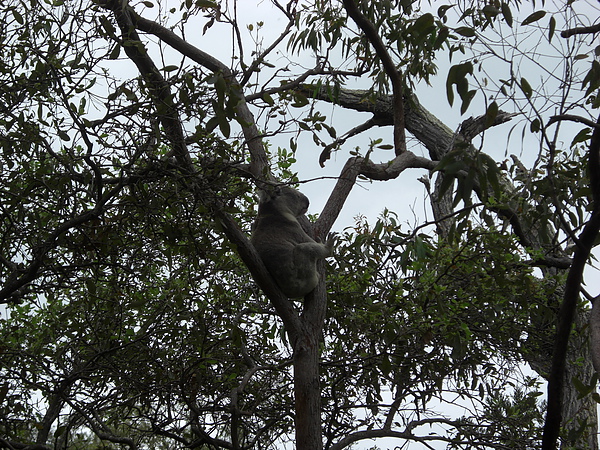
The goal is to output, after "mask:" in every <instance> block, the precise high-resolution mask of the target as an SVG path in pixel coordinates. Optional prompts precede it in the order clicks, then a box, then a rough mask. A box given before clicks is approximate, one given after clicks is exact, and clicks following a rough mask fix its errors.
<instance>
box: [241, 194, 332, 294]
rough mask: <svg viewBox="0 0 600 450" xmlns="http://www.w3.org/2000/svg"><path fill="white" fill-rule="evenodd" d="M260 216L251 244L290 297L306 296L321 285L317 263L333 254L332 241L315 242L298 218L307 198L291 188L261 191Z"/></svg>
mask: <svg viewBox="0 0 600 450" xmlns="http://www.w3.org/2000/svg"><path fill="white" fill-rule="evenodd" d="M258 197H259V203H258V217H257V218H256V222H255V223H254V226H253V232H252V237H251V239H250V241H251V242H252V244H253V245H254V247H255V248H256V250H257V251H258V254H259V255H260V257H261V259H262V261H263V263H264V265H265V266H266V268H267V270H268V271H269V273H270V274H271V276H272V277H273V279H274V280H275V281H276V282H277V284H278V285H279V288H280V289H281V291H282V292H283V293H284V294H285V295H287V296H288V297H290V298H298V297H304V296H305V295H306V294H308V293H309V292H311V291H312V290H313V289H314V288H315V287H316V285H317V283H318V282H319V275H318V273H317V260H319V259H321V258H325V257H327V256H330V255H331V248H332V246H333V243H332V240H331V239H328V242H327V244H321V243H319V242H316V241H314V240H313V239H312V238H311V237H310V236H309V235H308V234H306V232H305V231H304V229H303V228H302V226H301V225H300V222H298V218H299V217H302V215H304V213H306V211H307V209H308V198H307V197H306V196H305V195H304V194H302V193H300V192H299V191H297V190H295V189H292V188H289V187H278V188H276V189H275V190H274V191H273V192H272V193H271V192H266V191H259V193H258Z"/></svg>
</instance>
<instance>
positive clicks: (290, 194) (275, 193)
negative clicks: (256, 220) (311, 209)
mask: <svg viewBox="0 0 600 450" xmlns="http://www.w3.org/2000/svg"><path fill="white" fill-rule="evenodd" d="M258 198H259V209H258V212H259V213H274V212H278V213H280V214H284V213H291V214H293V215H294V216H295V217H298V216H301V215H302V214H304V213H306V211H307V210H308V204H309V201H308V198H307V197H306V195H304V194H303V193H302V192H300V191H297V190H296V189H293V188H290V187H287V186H278V187H276V188H274V189H273V190H271V191H265V190H260V191H258Z"/></svg>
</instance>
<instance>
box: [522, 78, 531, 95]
mask: <svg viewBox="0 0 600 450" xmlns="http://www.w3.org/2000/svg"><path fill="white" fill-rule="evenodd" d="M520 87H521V90H522V91H523V93H524V94H525V97H527V98H531V94H533V89H532V88H531V85H530V84H529V82H528V81H527V80H526V79H525V78H521V83H520Z"/></svg>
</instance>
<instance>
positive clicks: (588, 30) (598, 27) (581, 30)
mask: <svg viewBox="0 0 600 450" xmlns="http://www.w3.org/2000/svg"><path fill="white" fill-rule="evenodd" d="M598 32H600V23H597V24H595V25H590V26H589V27H576V28H570V29H568V30H563V31H561V32H560V35H561V36H562V37H564V38H568V37H571V36H575V35H576V34H594V33H598Z"/></svg>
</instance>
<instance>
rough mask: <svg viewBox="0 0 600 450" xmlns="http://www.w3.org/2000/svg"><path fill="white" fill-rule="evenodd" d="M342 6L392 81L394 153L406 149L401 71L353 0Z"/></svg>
mask: <svg viewBox="0 0 600 450" xmlns="http://www.w3.org/2000/svg"><path fill="white" fill-rule="evenodd" d="M343 3H344V8H346V11H347V12H348V15H349V16H350V17H351V18H352V20H354V22H355V23H356V25H358V27H359V28H360V29H361V30H362V31H363V32H364V33H365V36H366V37H367V39H368V40H369V42H370V43H371V45H372V46H373V48H374V49H375V52H376V53H377V56H378V57H379V59H380V60H381V63H382V64H383V68H384V70H385V73H386V74H387V75H388V77H390V81H391V82H392V92H393V99H394V148H395V150H396V155H400V154H402V153H403V152H405V151H406V132H405V124H404V94H403V92H402V91H403V87H402V73H401V72H400V71H399V70H398V69H397V68H396V64H394V61H393V60H392V58H391V57H390V54H389V53H388V51H387V49H386V47H385V44H384V43H383V41H382V40H381V37H380V36H379V33H378V32H377V30H376V29H375V26H374V25H373V24H372V23H371V22H369V20H368V19H367V18H366V17H365V16H364V15H363V14H362V13H361V12H360V11H359V9H358V8H357V6H356V3H354V0H343Z"/></svg>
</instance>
